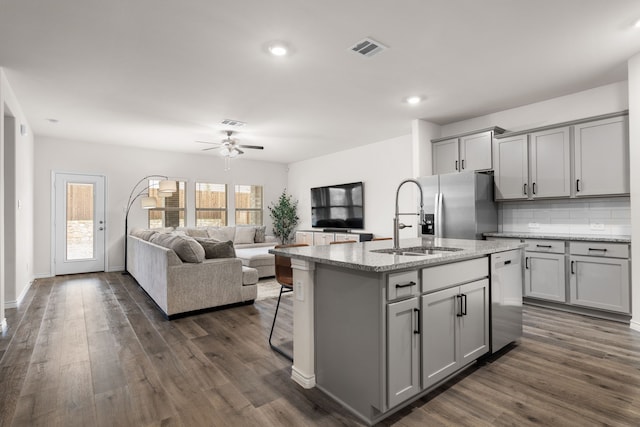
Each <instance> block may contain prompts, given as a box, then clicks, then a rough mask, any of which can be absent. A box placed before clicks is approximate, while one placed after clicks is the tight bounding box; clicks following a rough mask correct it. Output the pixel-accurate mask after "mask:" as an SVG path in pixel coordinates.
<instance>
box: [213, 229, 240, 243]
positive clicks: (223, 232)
mask: <svg viewBox="0 0 640 427" xmlns="http://www.w3.org/2000/svg"><path fill="white" fill-rule="evenodd" d="M207 232H208V234H209V237H211V238H213V239H218V240H220V241H222V242H226V241H227V240H231V241H233V239H234V238H235V235H236V227H233V226H231V227H208V228H207Z"/></svg>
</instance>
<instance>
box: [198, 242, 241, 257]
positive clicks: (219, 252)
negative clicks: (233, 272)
mask: <svg viewBox="0 0 640 427" xmlns="http://www.w3.org/2000/svg"><path fill="white" fill-rule="evenodd" d="M195 239H196V241H197V242H198V243H199V244H200V245H202V248H203V249H204V257H205V259H213V258H235V257H236V251H235V249H234V248H233V242H232V241H231V240H227V241H226V242H221V241H219V240H216V239H203V238H200V237H196V238H195Z"/></svg>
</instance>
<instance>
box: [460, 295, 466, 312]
mask: <svg viewBox="0 0 640 427" xmlns="http://www.w3.org/2000/svg"><path fill="white" fill-rule="evenodd" d="M461 296H462V299H463V300H464V308H463V309H462V315H463V316H466V315H467V294H462V295H461Z"/></svg>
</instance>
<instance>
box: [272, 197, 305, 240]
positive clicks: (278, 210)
mask: <svg viewBox="0 0 640 427" xmlns="http://www.w3.org/2000/svg"><path fill="white" fill-rule="evenodd" d="M268 209H269V216H271V220H272V221H273V235H274V236H276V237H277V238H278V239H280V241H281V242H282V244H284V245H286V244H288V243H291V242H292V241H293V238H294V234H293V231H294V230H295V228H296V225H298V220H299V219H300V218H298V213H297V211H298V201H297V200H294V199H293V196H291V195H290V194H287V189H286V188H285V189H284V190H283V191H282V194H281V195H280V197H279V198H278V201H277V202H275V203H273V202H272V203H271V206H268Z"/></svg>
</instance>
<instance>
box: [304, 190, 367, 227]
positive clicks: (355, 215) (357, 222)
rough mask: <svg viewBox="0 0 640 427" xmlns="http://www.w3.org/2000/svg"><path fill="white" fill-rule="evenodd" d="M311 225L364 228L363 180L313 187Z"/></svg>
mask: <svg viewBox="0 0 640 427" xmlns="http://www.w3.org/2000/svg"><path fill="white" fill-rule="evenodd" d="M311 225H312V226H313V227H322V228H339V229H352V228H356V229H362V228H364V189H363V184H362V182H352V183H350V184H339V185H328V186H325V187H316V188H312V189H311Z"/></svg>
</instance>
